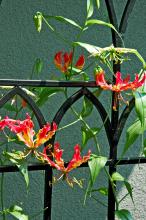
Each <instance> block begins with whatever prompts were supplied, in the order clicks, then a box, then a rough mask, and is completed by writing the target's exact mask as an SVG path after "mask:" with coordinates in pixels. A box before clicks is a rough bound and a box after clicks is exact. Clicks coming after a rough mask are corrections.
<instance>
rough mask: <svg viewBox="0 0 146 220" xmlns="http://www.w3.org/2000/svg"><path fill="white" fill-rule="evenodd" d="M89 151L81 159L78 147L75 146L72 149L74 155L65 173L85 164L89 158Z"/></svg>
mask: <svg viewBox="0 0 146 220" xmlns="http://www.w3.org/2000/svg"><path fill="white" fill-rule="evenodd" d="M90 154H91V151H90V150H89V151H88V154H87V155H86V156H84V157H81V152H80V146H79V145H78V144H77V145H76V146H75V147H74V155H73V158H72V160H71V161H70V162H69V164H68V166H67V168H66V172H70V171H71V170H72V169H74V168H76V167H79V166H80V165H81V164H82V163H85V162H87V161H88V160H89V158H90Z"/></svg>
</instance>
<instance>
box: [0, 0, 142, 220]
mask: <svg viewBox="0 0 146 220" xmlns="http://www.w3.org/2000/svg"><path fill="white" fill-rule="evenodd" d="M135 2H136V0H127V3H126V6H125V9H124V11H123V15H122V18H121V21H120V24H119V25H118V22H117V17H116V12H115V9H114V4H113V0H105V3H106V7H107V11H108V15H109V20H110V22H111V23H112V24H113V25H114V26H115V28H116V29H117V30H118V31H119V33H120V34H121V36H122V37H124V33H125V31H126V28H127V24H128V18H129V15H130V13H131V11H132V9H133V8H134V4H135ZM0 3H1V0H0ZM111 31H112V42H113V45H114V46H115V47H120V46H123V45H122V42H121V39H120V38H119V36H118V35H117V34H116V33H115V32H114V31H113V30H111ZM113 69H114V72H116V71H120V64H115V63H113ZM114 80H115V79H114V78H113V82H114ZM0 86H14V88H13V89H12V90H11V91H10V92H8V93H7V94H6V95H4V96H3V97H2V98H1V99H0V108H2V107H3V106H4V104H5V103H6V102H8V101H9V100H10V99H11V98H12V97H14V96H15V95H19V96H20V97H22V98H23V99H24V100H25V101H26V102H27V103H28V104H29V106H30V107H31V109H32V111H33V112H34V114H35V116H36V118H37V120H38V123H39V126H40V127H42V126H43V125H44V124H45V119H44V116H43V114H42V113H41V111H40V109H39V108H38V107H37V105H36V104H35V102H34V101H33V99H32V98H30V97H29V96H28V95H27V94H26V92H24V91H23V89H22V88H21V86H30V87H71V88H72V87H76V88H77V87H78V88H80V90H79V91H77V92H76V93H75V94H73V95H72V96H71V97H69V98H68V99H67V100H66V101H65V102H64V103H63V104H62V106H61V107H60V109H59V110H58V111H57V113H56V114H55V116H54V119H53V121H55V122H56V123H57V124H59V123H60V121H61V120H62V118H63V116H64V115H65V113H66V112H67V110H68V109H69V108H70V107H71V106H72V105H73V104H74V103H75V102H76V101H78V100H79V99H80V98H81V97H83V96H86V97H87V98H88V99H89V100H90V101H91V102H92V103H93V105H94V106H95V108H96V109H97V111H98V112H99V114H100V116H101V119H102V121H103V123H104V127H105V131H106V135H107V138H108V142H109V146H110V155H109V160H108V161H107V163H106V166H109V173H110V174H111V175H112V173H113V172H115V171H116V164H118V166H119V165H124V164H137V163H146V158H127V159H122V160H119V159H118V158H117V147H118V142H119V139H120V136H121V133H122V131H123V128H124V126H125V123H126V120H127V118H128V117H129V114H130V112H131V111H132V109H133V106H134V99H131V101H130V103H129V106H126V107H125V109H124V111H123V112H122V114H121V115H120V117H119V110H118V111H116V112H115V111H113V109H112V110H111V120H110V117H109V116H108V115H107V112H106V110H105V109H104V107H103V105H102V104H101V103H100V102H99V100H98V99H97V98H96V97H95V96H94V95H93V94H92V92H91V91H90V90H89V89H88V88H94V87H96V84H95V82H59V81H49V80H46V81H41V80H7V79H3V80H0ZM115 95H116V94H115V93H113V98H112V100H113V101H114V97H115ZM113 101H112V106H113ZM112 106H111V108H112ZM54 138H55V137H54ZM53 142H54V139H53V140H52V143H53ZM85 166H87V164H85ZM28 170H29V171H31V170H45V188H44V207H45V208H46V207H48V209H46V210H45V211H44V220H51V197H52V188H51V187H50V186H49V181H51V179H52V169H51V168H50V167H49V166H48V165H44V164H29V165H28ZM17 171H18V168H17V167H16V166H0V173H4V172H17ZM114 219H115V198H114V195H113V190H112V187H111V185H110V183H109V190H108V220H114Z"/></svg>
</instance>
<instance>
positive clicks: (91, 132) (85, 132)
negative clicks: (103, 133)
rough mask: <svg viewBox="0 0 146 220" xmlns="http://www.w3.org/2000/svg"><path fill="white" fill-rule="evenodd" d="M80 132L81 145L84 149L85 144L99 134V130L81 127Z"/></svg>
mask: <svg viewBox="0 0 146 220" xmlns="http://www.w3.org/2000/svg"><path fill="white" fill-rule="evenodd" d="M81 130H82V145H83V148H84V147H85V145H86V144H87V142H88V141H89V140H90V139H91V138H93V137H94V136H95V135H96V134H97V133H98V132H99V130H100V128H90V129H88V128H87V127H86V126H82V127H81ZM83 148H82V149H83Z"/></svg>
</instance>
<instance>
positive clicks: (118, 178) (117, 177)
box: [111, 172, 125, 181]
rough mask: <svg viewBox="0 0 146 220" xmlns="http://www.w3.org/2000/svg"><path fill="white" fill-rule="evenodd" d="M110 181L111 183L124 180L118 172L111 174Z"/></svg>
mask: <svg viewBox="0 0 146 220" xmlns="http://www.w3.org/2000/svg"><path fill="white" fill-rule="evenodd" d="M111 179H112V181H124V180H125V178H124V177H123V176H122V175H121V174H120V173H118V172H115V173H113V174H112V177H111Z"/></svg>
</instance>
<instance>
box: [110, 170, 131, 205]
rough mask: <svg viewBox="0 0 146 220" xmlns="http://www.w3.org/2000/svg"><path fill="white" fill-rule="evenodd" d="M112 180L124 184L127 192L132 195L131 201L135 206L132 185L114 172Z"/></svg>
mask: <svg viewBox="0 0 146 220" xmlns="http://www.w3.org/2000/svg"><path fill="white" fill-rule="evenodd" d="M111 180H112V181H113V182H114V181H120V182H123V183H124V185H125V187H126V189H127V191H128V194H129V195H130V197H131V200H132V202H133V204H134V200H133V195H132V190H133V188H132V187H131V184H130V183H129V182H128V181H127V180H126V179H125V178H124V177H123V176H122V175H121V174H120V173H118V172H114V173H113V174H112V176H111Z"/></svg>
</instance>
